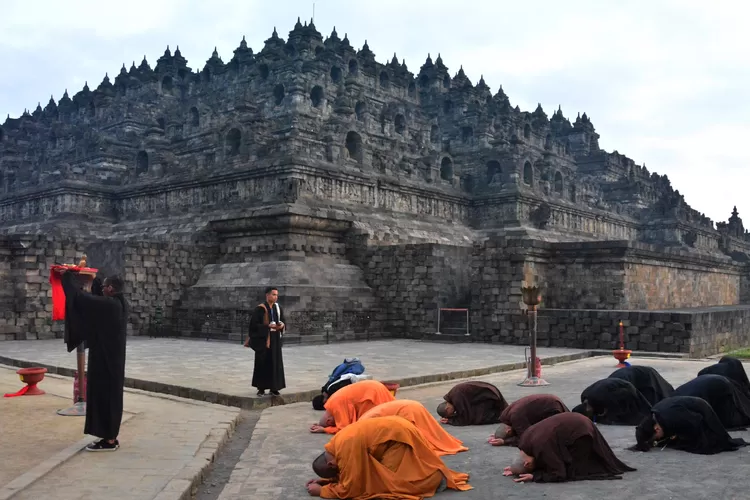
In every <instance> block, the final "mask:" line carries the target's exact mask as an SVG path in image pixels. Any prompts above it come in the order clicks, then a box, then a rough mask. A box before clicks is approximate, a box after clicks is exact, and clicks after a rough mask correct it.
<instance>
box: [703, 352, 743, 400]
mask: <svg viewBox="0 0 750 500" xmlns="http://www.w3.org/2000/svg"><path fill="white" fill-rule="evenodd" d="M709 374H713V375H724V376H725V377H726V378H728V379H729V380H731V381H733V382H734V383H735V385H737V387H738V388H739V389H740V390H741V391H742V392H743V393H745V395H746V396H748V397H750V381H749V380H748V379H747V372H745V367H744V366H742V361H740V360H739V359H737V358H733V357H732V356H724V357H723V358H721V359H720V360H719V362H718V363H716V364H715V365H711V366H707V367H705V368H704V369H702V370H701V371H699V372H698V376H701V375H709Z"/></svg>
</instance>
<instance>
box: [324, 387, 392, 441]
mask: <svg viewBox="0 0 750 500" xmlns="http://www.w3.org/2000/svg"><path fill="white" fill-rule="evenodd" d="M393 400H395V398H394V397H393V394H391V391H389V390H388V389H386V387H385V386H384V385H383V384H382V383H381V382H378V381H375V380H362V381H360V382H357V383H356V384H351V385H348V386H346V387H343V388H341V389H339V390H338V391H336V392H334V393H333V394H332V395H331V397H330V398H328V401H326V404H325V409H326V411H327V412H328V413H330V414H331V415H332V416H333V420H334V422H336V424H335V426H334V427H326V429H325V430H326V432H327V433H328V434H336V433H337V432H338V431H340V430H341V429H343V428H344V427H346V426H347V425H350V424H353V423H354V422H356V421H357V420H359V417H361V416H362V415H363V414H364V413H365V412H366V411H367V410H370V409H371V408H374V407H375V406H377V405H379V404H382V403H387V402H389V401H393Z"/></svg>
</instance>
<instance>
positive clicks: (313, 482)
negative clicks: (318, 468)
mask: <svg viewBox="0 0 750 500" xmlns="http://www.w3.org/2000/svg"><path fill="white" fill-rule="evenodd" d="M311 484H320V479H310V480H309V481H308V482H307V483H306V484H305V488H307V487H308V486H310V485H311Z"/></svg>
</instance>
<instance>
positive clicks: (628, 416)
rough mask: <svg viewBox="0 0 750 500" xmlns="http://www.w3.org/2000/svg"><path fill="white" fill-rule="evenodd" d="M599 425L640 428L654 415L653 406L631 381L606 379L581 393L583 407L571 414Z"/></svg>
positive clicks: (578, 407)
mask: <svg viewBox="0 0 750 500" xmlns="http://www.w3.org/2000/svg"><path fill="white" fill-rule="evenodd" d="M571 411H573V412H575V413H581V414H583V415H586V416H587V417H589V418H590V419H591V420H593V421H594V422H596V423H598V424H605V425H638V422H640V421H641V420H643V418H644V417H646V416H648V415H649V414H650V412H651V404H650V403H649V402H648V401H647V400H646V398H645V397H643V394H641V393H640V391H638V389H636V388H635V387H634V386H633V384H631V383H630V382H628V381H627V380H621V379H618V378H605V379H603V380H599V381H597V382H594V383H593V384H591V385H590V386H588V387H587V388H586V389H584V391H583V392H582V393H581V404H580V405H578V406H576V407H575V408H573V410H571Z"/></svg>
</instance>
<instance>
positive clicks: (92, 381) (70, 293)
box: [53, 267, 128, 451]
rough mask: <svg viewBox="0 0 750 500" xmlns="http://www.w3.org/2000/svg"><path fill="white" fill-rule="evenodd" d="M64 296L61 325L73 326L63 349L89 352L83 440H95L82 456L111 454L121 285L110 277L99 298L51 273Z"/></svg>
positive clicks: (119, 394) (118, 404)
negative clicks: (78, 348) (83, 346)
mask: <svg viewBox="0 0 750 500" xmlns="http://www.w3.org/2000/svg"><path fill="white" fill-rule="evenodd" d="M53 271H54V272H56V273H59V274H60V275H61V277H60V284H61V286H62V290H63V292H64V294H65V304H64V312H65V319H66V321H74V322H75V324H76V325H77V327H76V328H71V329H70V331H69V335H70V338H69V339H68V340H67V341H68V345H69V346H70V345H72V346H77V345H79V344H81V343H82V342H86V346H87V347H88V350H89V359H88V367H89V368H88V384H87V387H86V424H85V426H84V429H83V432H84V434H89V435H91V436H97V437H99V438H101V440H100V441H97V442H94V443H91V444H90V445H89V446H88V447H87V448H86V450H87V451H115V450H117V449H118V448H119V447H120V443H119V441H118V440H117V436H118V435H119V433H120V424H121V423H122V409H123V391H124V385H125V336H126V334H127V324H128V304H127V302H126V301H125V298H124V297H123V294H122V292H123V288H124V283H123V281H122V279H120V278H119V277H117V276H110V277H109V278H107V279H105V280H104V283H103V284H102V295H101V296H96V295H92V294H90V293H87V292H85V291H83V290H81V289H80V288H79V287H78V286H77V284H76V280H75V277H74V276H73V274H74V271H73V272H71V271H69V270H68V269H67V268H65V267H56V268H55V269H54V270H53Z"/></svg>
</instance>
